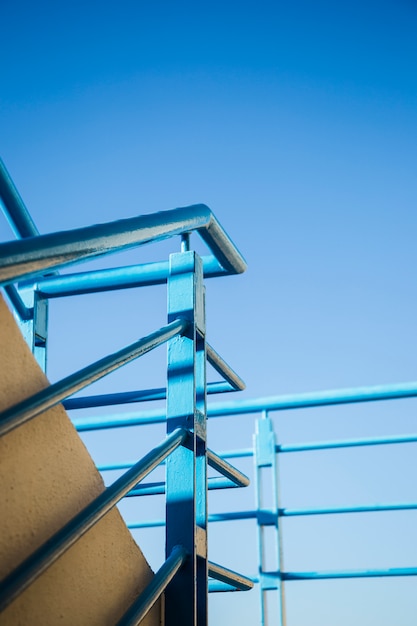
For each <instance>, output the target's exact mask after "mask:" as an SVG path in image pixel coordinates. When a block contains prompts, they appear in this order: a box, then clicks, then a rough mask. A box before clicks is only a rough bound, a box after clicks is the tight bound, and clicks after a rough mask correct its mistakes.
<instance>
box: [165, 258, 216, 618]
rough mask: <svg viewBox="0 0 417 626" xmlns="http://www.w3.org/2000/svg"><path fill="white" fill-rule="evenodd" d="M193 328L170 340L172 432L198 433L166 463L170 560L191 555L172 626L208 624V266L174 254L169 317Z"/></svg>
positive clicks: (175, 592) (169, 611) (168, 596)
mask: <svg viewBox="0 0 417 626" xmlns="http://www.w3.org/2000/svg"><path fill="white" fill-rule="evenodd" d="M178 315H181V316H182V317H183V318H185V319H186V320H187V321H188V323H189V328H188V332H187V333H186V334H185V335H183V336H181V337H178V338H174V339H172V340H171V341H170V343H169V344H168V394H167V409H166V410H167V434H168V435H169V434H170V433H171V432H172V431H173V430H174V429H176V428H181V427H182V428H187V429H189V430H190V431H191V432H192V441H191V443H190V446H189V448H186V447H183V448H180V449H178V450H177V451H176V452H175V453H174V454H172V455H171V457H170V458H169V459H168V460H167V463H166V548H165V549H166V558H168V557H169V555H170V553H171V552H172V550H173V549H174V547H175V546H176V545H182V546H183V547H184V548H185V550H186V551H187V553H188V555H189V558H188V560H187V562H186V564H185V565H184V567H183V568H182V569H181V570H180V571H179V572H178V575H177V576H176V577H175V578H174V579H173V580H172V581H171V583H170V584H169V585H168V587H167V589H166V592H165V603H166V604H165V606H166V615H165V624H166V626H176V625H177V624H181V625H182V626H206V625H207V620H208V616H207V600H208V587H207V459H206V391H205V387H206V344H205V330H206V329H205V310H204V286H203V270H202V263H201V259H200V257H198V256H197V255H196V254H195V253H194V252H182V253H178V254H172V255H171V257H170V275H169V279H168V321H170V320H172V319H175V318H177V317H178Z"/></svg>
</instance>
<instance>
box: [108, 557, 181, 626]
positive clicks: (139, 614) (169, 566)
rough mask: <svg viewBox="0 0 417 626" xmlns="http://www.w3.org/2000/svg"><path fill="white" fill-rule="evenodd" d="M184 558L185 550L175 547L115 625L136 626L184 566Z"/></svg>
mask: <svg viewBox="0 0 417 626" xmlns="http://www.w3.org/2000/svg"><path fill="white" fill-rule="evenodd" d="M186 558H187V553H186V551H185V549H184V548H183V547H182V546H175V547H174V548H173V550H172V552H171V554H170V555H169V557H168V558H167V560H166V561H165V563H164V564H163V565H162V566H161V567H160V569H159V570H158V571H157V572H156V574H155V575H154V577H153V578H152V580H151V582H150V583H149V585H148V586H147V587H146V588H145V589H144V591H142V593H141V594H140V596H139V597H138V599H137V600H136V601H135V602H134V603H133V604H132V606H131V607H130V608H129V609H128V611H127V612H126V613H125V615H124V616H123V617H122V619H121V620H120V621H119V622H118V623H117V626H137V624H139V623H140V622H141V621H142V620H143V618H144V617H145V616H146V615H147V614H148V613H149V611H150V610H151V608H152V607H153V605H154V604H155V602H156V601H157V600H158V598H159V597H160V596H161V595H162V594H163V592H164V591H165V589H166V588H167V586H168V584H169V583H170V582H171V580H172V579H173V578H174V576H175V574H176V573H177V572H178V570H179V569H180V568H181V567H182V566H183V565H184V563H185V560H186Z"/></svg>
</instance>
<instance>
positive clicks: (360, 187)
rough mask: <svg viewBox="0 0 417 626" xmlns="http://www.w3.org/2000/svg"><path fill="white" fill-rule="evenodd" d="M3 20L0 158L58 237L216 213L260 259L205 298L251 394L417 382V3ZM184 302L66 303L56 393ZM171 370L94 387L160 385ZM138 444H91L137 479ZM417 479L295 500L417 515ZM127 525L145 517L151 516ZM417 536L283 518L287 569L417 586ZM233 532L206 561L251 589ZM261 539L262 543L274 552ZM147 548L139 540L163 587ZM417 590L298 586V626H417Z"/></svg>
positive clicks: (174, 5)
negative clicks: (393, 572) (401, 506)
mask: <svg viewBox="0 0 417 626" xmlns="http://www.w3.org/2000/svg"><path fill="white" fill-rule="evenodd" d="M1 20H2V37H1V42H0V46H1V52H2V59H3V62H2V67H1V70H0V73H1V80H0V107H1V117H0V139H1V156H2V158H3V160H4V162H5V164H6V167H7V168H8V169H9V171H10V173H11V175H12V177H13V179H14V180H15V183H16V185H17V187H18V189H19V190H20V192H21V195H22V196H23V198H24V200H25V202H26V204H27V206H28V208H29V210H30V211H31V213H32V216H33V218H34V220H35V222H36V224H37V226H38V228H39V230H40V231H41V232H48V231H55V230H61V229H68V228H73V227H79V226H83V225H87V224H91V223H97V222H103V221H110V220H114V219H117V218H122V217H129V216H132V215H137V214H141V213H149V212H153V211H157V210H165V209H168V208H173V207H176V206H184V205H188V204H192V203H199V202H204V203H206V204H207V205H209V206H210V208H211V209H212V210H213V212H214V213H215V215H216V216H217V218H218V219H219V221H220V222H221V223H222V224H223V226H224V227H225V229H226V230H227V231H228V233H229V234H230V236H231V237H232V239H233V240H234V241H235V242H236V244H237V246H238V247H239V249H240V250H241V251H242V253H243V254H244V256H245V257H246V259H247V261H248V271H247V273H246V274H244V275H242V276H238V277H232V278H228V279H223V280H216V281H214V280H212V281H209V283H208V286H207V314H208V333H209V335H208V336H209V341H210V343H212V344H213V345H214V347H215V348H216V349H217V350H218V351H219V352H220V353H221V354H222V355H223V356H224V357H225V358H226V360H228V361H229V362H230V363H231V365H232V366H234V367H235V369H236V370H237V371H238V372H239V374H241V376H242V377H243V378H244V380H245V381H246V384H247V390H246V391H245V392H243V394H242V397H257V396H263V395H276V394H281V393H292V392H303V391H313V390H323V389H331V388H339V387H352V386H358V385H374V384H383V383H390V382H405V381H412V380H416V378H417V376H416V357H415V355H416V352H417V338H416V333H415V319H416V314H417V300H416V295H415V268H416V264H417V263H416V262H417V252H416V246H415V241H416V229H417V211H416V199H417V176H416V162H417V158H416V157H417V106H416V105H417V72H416V61H417V37H416V32H417V5H416V3H415V2H414V1H413V0H396V1H394V0H392V1H379V2H376V1H370V0H363V1H362V2H357V1H353V2H350V3H337V2H330V1H320V0H318V1H316V2H314V3H312V2H307V1H306V0H295V1H293V2H291V3H290V2H287V3H284V2H278V1H277V2H263V1H258V2H257V3H255V2H253V1H241V2H239V3H237V2H217V1H214V2H213V1H212V2H210V3H209V2H197V1H196V2H178V1H177V2H160V1H154V2H147V3H145V2H142V1H141V0H137V1H136V2H133V1H123V0H121V1H120V2H119V3H117V6H116V3H114V2H107V1H106V0H104V1H101V2H92V1H90V2H89V1H88V0H87V1H85V2H83V3H81V2H78V1H75V2H71V3H57V2H42V1H40V2H37V3H29V2H28V1H27V0H26V1H21V2H19V1H18V0H15V1H14V2H11V1H10V0H3V2H2V10H1ZM1 232H2V236H3V238H4V239H9V238H10V235H9V233H8V232H7V231H6V227H5V226H3V225H2V231H1ZM3 233H4V234H3ZM176 249H178V244H177V242H176V241H173V242H170V243H169V244H162V245H161V246H159V247H157V250H156V251H154V250H153V249H151V248H150V249H147V248H143V249H141V250H140V251H139V252H135V253H130V254H129V255H128V256H127V257H126V259H127V260H126V259H124V258H123V257H120V259H119V257H114V263H116V264H117V263H120V264H123V263H124V262H129V263H130V262H135V260H136V259H138V260H139V261H140V262H143V261H146V260H148V259H149V260H151V259H154V258H161V255H162V256H163V257H164V258H165V256H166V254H167V252H169V251H173V250H176ZM111 262H113V260H112V261H111ZM86 267H87V266H86ZM132 298H133V300H132ZM164 298H165V293H164V290H163V289H162V290H161V289H151V290H149V294H148V292H145V291H141V292H139V293H138V294H136V292H129V293H121V292H120V293H118V294H117V295H116V296H115V295H114V294H113V295H112V296H111V297H110V296H107V295H99V296H87V297H85V298H81V299H78V298H72V299H70V300H68V301H66V302H65V303H64V302H62V301H56V302H53V303H52V304H51V342H52V346H51V352H50V365H49V375H50V378H51V379H52V380H56V379H57V378H59V377H60V376H63V375H65V374H67V373H69V372H70V371H72V370H74V369H75V368H78V367H81V366H83V365H85V364H87V363H88V362H90V361H92V360H93V359H95V358H99V357H100V356H104V354H106V353H108V352H110V351H111V350H113V349H117V348H119V347H121V346H123V345H124V344H126V343H130V342H131V341H133V340H134V339H135V338H137V337H138V336H142V335H144V334H146V333H147V332H149V331H151V330H153V329H154V327H155V325H157V326H158V325H162V324H163V323H164V321H165V304H164ZM154 307H155V308H154ZM158 359H159V361H160V362H161V368H160V370H158V372H159V373H158V374H156V373H155V374H154V370H153V369H152V367H151V366H150V364H152V365H153V364H155V366H156V365H158V363H159V361H158ZM163 360H164V356H163V354H162V353H161V355H160V356H159V357H155V358H154V357H149V360H147V361H146V363H145V364H144V365H135V366H129V367H128V369H127V370H126V373H123V374H117V375H115V376H114V378H113V377H112V378H111V379H109V380H108V381H105V382H104V383H100V385H98V386H97V387H96V389H97V390H99V389H102V390H104V389H105V390H107V391H110V390H114V389H116V388H120V389H128V388H132V386H133V387H147V386H149V385H150V384H156V385H157V386H159V385H160V384H161V383H162V384H163V380H164V365H163ZM138 376H139V378H140V381H139V382H137V380H138ZM113 381H114V382H113ZM93 392H94V391H93V390H92V391H91V393H93ZM235 398H236V396H235ZM414 407H415V402H412V401H402V402H397V403H392V404H389V403H386V404H380V403H378V404H377V405H375V406H371V405H369V406H365V407H355V408H353V407H350V408H344V409H341V408H339V409H325V410H322V411H319V410H314V411H305V412H302V411H301V412H297V413H296V412H294V413H287V414H282V415H280V416H275V417H274V420H275V423H276V427H277V431H278V433H279V437H280V440H281V441H307V440H315V439H331V438H339V437H340V438H343V437H354V436H365V435H366V436H368V435H369V436H371V435H374V434H375V435H379V434H380V435H383V434H388V433H408V432H414V431H415V430H416V428H415V408H414ZM210 428H211V435H210V436H211V438H212V439H211V441H212V442H213V443H210V445H211V447H213V448H216V447H217V448H218V449H225V448H229V447H233V445H235V444H236V445H237V446H247V445H250V433H251V432H252V430H253V419H252V418H250V419H249V418H244V419H242V420H239V419H236V418H235V419H234V420H225V421H224V422H222V423H221V424H220V423H219V424H217V423H216V424H215V425H214V424H213V426H212V427H210ZM133 432H134V433H136V432H137V439H136V440H135V438H134V436H133V434H131V435H130V436H128V439H129V441H126V435H127V431H126V432H124V433H122V434H121V435H120V442H119V439H118V437H116V436H115V438H114V439H113V440H112V439H109V435H108V434H101V435H99V436H98V435H95V436H94V438H93V437H92V436H87V437H86V443H87V445H89V447H90V449H91V451H92V453H93V455H94V457H95V458H96V460H97V461H98V462H104V461H105V460H108V461H110V460H120V459H122V458H125V457H126V456H128V457H129V458H132V459H134V458H136V457H137V456H138V454H139V453H138V448H139V449H140V450H142V448H143V449H146V447H147V446H148V447H149V442H150V441H151V439H148V438H147V437H146V436H145V435H144V433H143V432H142V431H140V433H139V432H138V431H137V429H136V430H134V431H132V433H133ZM160 434H162V431H158V436H159V435H160ZM93 439H94V440H93ZM152 441H153V439H152ZM115 442H116V443H115ZM145 444H146V445H145ZM287 456H288V457H289V456H290V455H287ZM242 467H243V466H242ZM416 469H417V467H416V462H415V446H414V445H412V444H408V445H407V446H403V447H402V448H401V449H394V447H391V448H387V449H383V448H380V449H378V450H366V449H364V450H361V451H356V452H352V451H349V452H348V451H345V452H343V453H341V452H339V453H338V455H336V453H334V454H333V453H332V452H327V453H321V454H320V455H318V454H316V455H313V454H311V455H309V456H308V455H304V456H303V457H302V456H301V455H294V456H292V458H291V459H290V458H284V459H283V461H282V504H283V506H300V507H301V506H309V505H312V506H313V505H314V506H320V505H323V506H325V505H326V504H343V503H346V504H348V503H359V502H377V501H381V502H386V501H391V500H393V501H416V491H415V479H414V475H415V471H416ZM248 493H249V495H247V496H242V503H244V504H242V506H249V507H250V508H251V507H252V500H251V498H252V497H253V495H252V494H251V493H250V492H248ZM233 495H234V494H233ZM227 498H230V495H229V496H227V497H226V499H225V498H223V499H222V496H219V499H218V501H217V500H214V504H213V507H214V509H215V510H220V508H221V507H225V506H226V505H227ZM245 498H246V500H245ZM129 506H130V508H128V507H127V508H126V511H125V515H126V517H127V518H128V519H130V520H132V519H133V518H137V517H138V516H140V515H141V514H142V513H141V512H140V511H139V510H136V509H133V508H132V506H133V505H132V506H131V505H129ZM135 506H138V507H139V506H141V507H142V508H143V507H144V506H145V505H144V504H141V505H138V504H137V505H136V504H135ZM149 506H154V505H149ZM155 506H156V505H155ZM230 506H232V504H230ZM239 506H240V505H239ZM144 514H145V515H146V514H148V513H147V512H146V510H145V513H144ZM129 516H130V517H129ZM151 516H152V515H151ZM416 521H417V518H416V514H415V513H413V512H411V513H407V514H402V513H398V514H394V513H391V514H381V515H380V516H379V517H378V521H376V519H375V517H374V516H370V515H368V516H350V517H349V516H338V519H335V518H332V519H330V518H326V519H324V520H323V519H318V518H317V519H316V518H306V519H304V520H299V521H297V522H294V521H292V522H291V524H290V523H289V522H287V523H286V525H284V552H285V566H286V569H288V570H296V569H298V570H302V569H306V570H311V569H317V570H319V569H332V568H338V567H340V568H349V567H351V568H356V567H368V566H369V567H371V566H375V567H389V566H391V567H394V566H398V567H400V566H416V565H417V542H416V539H415V522H416ZM219 526H220V525H219ZM236 528H238V527H235V529H234V530H233V529H232V528H231V527H229V528H226V527H225V525H222V528H221V529H220V528H216V529H215V530H213V533H212V537H213V540H212V544H211V546H212V547H210V550H211V554H210V558H213V560H216V559H217V560H218V561H221V562H222V563H224V565H227V566H231V567H237V568H240V569H242V571H245V572H246V573H248V574H250V573H254V572H253V568H254V564H253V559H252V556H253V555H252V553H251V552H250V550H251V549H252V548H250V549H249V548H248V553H247V554H242V552H243V551H242V548H241V547H239V545H237V542H236ZM239 528H240V526H239ZM241 528H242V532H241V533H240V534H239V537H240V539H242V540H243V541H244V542H245V544H246V543H249V542H250V541H252V538H253V541H254V540H255V534H254V529H253V527H249V526H248V525H242V526H241ZM149 532H150V531H149ZM221 533H223V535H221ZM150 536H151V533H150V534H148V535H146V536H145V535H143V536H142V535H141V536H138V537H139V539H138V540H139V541H140V543H141V544H143V547H144V549H145V554H147V556H148V558H149V559H150V561H151V563H152V565H153V566H154V567H157V566H158V563H159V562H160V560H161V559H162V558H163V554H162V553H161V554H159V553H156V552H155V551H154V547H153V546H152V545H151V546H150V547H149V548H148V553H147V552H146V546H145V541H146V540H147V537H150ZM222 537H223V538H222ZM248 537H251V539H250V540H249V539H248ZM234 543H236V545H234ZM241 545H242V544H240V546H241ZM253 545H255V544H253ZM228 550H230V558H229V556H228ZM253 552H254V551H253ZM212 553H213V556H212ZM158 559H159V561H158ZM415 584H416V583H415V580H414V579H398V580H388V579H387V580H376V581H354V582H337V581H336V582H330V583H321V582H320V583H293V584H292V585H290V584H288V585H287V587H288V589H287V604H288V626H293V625H296V626H298V625H300V626H301V625H302V626H305V625H307V624H308V625H309V626H316V625H318V624H320V626H326V625H329V626H330V625H332V626H334V625H335V624H337V625H338V626H345V624H346V625H347V624H352V623H353V622H355V623H356V624H363V625H366V626H368V625H369V626H370V625H373V624H378V626H388V624H389V625H391V624H393V623H395V624H401V626H411V625H412V624H413V625H414V624H415V622H416V615H417V604H416V599H415V598H416V594H415ZM256 619H257V606H256V597H255V595H254V594H253V593H251V594H247V595H246V596H245V597H243V594H240V595H239V594H228V595H227V596H226V595H225V596H222V597H221V598H218V597H216V599H214V600H212V613H211V624H212V626H223V624H230V623H236V624H237V623H241V624H245V625H246V624H247V625H248V626H252V624H255V623H256Z"/></svg>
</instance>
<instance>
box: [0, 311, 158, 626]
mask: <svg viewBox="0 0 417 626" xmlns="http://www.w3.org/2000/svg"><path fill="white" fill-rule="evenodd" d="M0 350H1V352H0V354H1V360H0V410H4V409H5V408H7V407H9V406H11V405H13V404H15V403H16V402H18V401H20V400H22V399H24V398H25V397H28V396H30V395H31V394H32V393H34V392H36V391H38V390H40V389H41V388H43V387H45V386H46V385H47V380H46V378H45V376H44V374H43V373H42V371H41V370H40V368H39V367H38V365H37V363H36V362H35V360H34V358H33V356H32V354H31V352H30V350H29V348H28V347H27V346H26V343H25V342H24V340H23V338H22V337H21V335H20V331H19V329H18V327H17V326H16V324H15V321H14V319H13V316H12V315H11V313H10V312H9V310H8V308H7V306H6V304H5V303H4V301H3V300H2V299H0ZM103 489H104V485H103V482H102V479H101V477H100V475H99V473H98V472H97V470H96V468H95V466H94V463H93V461H92V459H91V458H90V456H89V454H88V452H87V450H86V448H85V447H84V444H83V443H82V441H81V439H80V438H79V436H78V434H77V432H76V430H75V429H74V427H73V426H72V424H71V422H70V420H69V418H68V416H67V415H66V413H65V411H64V409H63V408H62V407H61V406H57V407H55V408H53V409H50V410H49V411H47V412H46V413H44V414H43V415H41V416H38V417H36V418H35V419H33V420H31V421H30V422H28V423H26V424H25V425H23V426H21V427H20V428H18V429H16V430H14V431H13V432H11V433H9V434H7V435H5V436H4V437H3V438H2V439H0V507H1V516H0V524H1V528H0V579H2V578H3V577H4V576H5V575H7V574H8V573H9V572H10V571H11V570H12V569H13V568H14V567H15V566H16V565H18V564H19V563H20V562H21V561H22V560H23V559H24V558H25V557H26V556H28V555H29V554H31V553H32V552H33V551H34V549H35V548H37V547H38V546H40V545H41V544H42V543H43V542H44V541H45V540H46V539H48V538H49V537H50V536H51V535H52V534H53V533H54V532H55V531H56V530H58V529H59V528H60V527H61V526H62V525H63V524H64V523H65V522H67V521H68V520H69V519H70V518H72V517H73V516H74V515H75V514H76V513H77V512H78V511H79V510H80V509H82V508H83V507H84V506H85V505H86V504H88V503H89V502H90V501H91V500H92V499H93V498H94V497H95V496H96V495H98V494H99V493H100V492H101V491H103ZM151 578H152V572H151V570H150V568H149V566H148V564H147V563H146V561H145V559H144V557H143V555H142V553H141V551H140V550H139V548H138V547H137V545H136V544H135V542H134V541H133V539H132V536H131V534H130V532H129V531H128V529H127V528H126V526H125V524H124V522H123V520H122V518H121V517H120V514H119V513H118V511H117V510H116V509H113V511H112V512H111V513H109V514H108V515H107V516H106V517H105V518H104V519H103V520H101V521H100V522H99V523H98V524H97V525H96V526H95V527H94V528H93V529H91V530H90V531H89V532H88V533H87V534H86V535H84V537H83V538H82V539H81V540H80V541H79V542H78V543H77V544H75V545H74V546H73V547H72V548H70V549H69V550H68V552H66V553H65V554H64V555H63V556H62V557H61V558H60V559H59V560H58V561H57V562H56V563H55V564H54V565H52V566H51V567H50V568H49V570H47V571H46V572H45V573H44V574H43V576H42V577H41V578H39V579H38V580H37V581H35V582H34V583H33V584H32V586H31V587H29V588H28V589H27V590H26V591H25V592H24V593H23V594H22V595H21V596H20V597H19V598H17V599H16V600H15V601H14V602H13V603H12V604H11V605H10V606H9V607H8V608H7V609H6V610H5V611H4V612H3V613H2V614H0V624H1V626H17V625H21V626H29V625H30V626H57V625H58V624H59V625H62V626H107V625H108V626H110V625H114V624H116V622H117V621H118V619H119V618H120V617H121V616H122V615H123V613H124V612H125V611H126V609H127V607H128V606H129V605H130V604H131V602H132V601H133V600H134V598H135V597H136V596H137V594H138V593H139V592H140V591H141V590H142V589H143V588H144V586H145V585H146V584H147V583H148V582H149V580H150V579H151ZM142 623H143V624H146V625H147V626H148V625H149V626H151V625H152V626H154V625H156V624H157V625H158V626H159V624H160V604H159V603H158V604H157V605H156V606H155V607H154V609H153V610H152V611H151V612H150V613H149V614H148V616H147V617H146V618H145V620H144V621H143V622H142Z"/></svg>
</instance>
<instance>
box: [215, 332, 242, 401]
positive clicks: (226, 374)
mask: <svg viewBox="0 0 417 626" xmlns="http://www.w3.org/2000/svg"><path fill="white" fill-rule="evenodd" d="M206 349H207V361H208V362H209V363H210V365H212V366H213V367H214V369H215V370H216V372H218V373H219V374H220V376H223V378H224V379H225V380H227V382H228V383H230V384H231V385H232V387H233V388H234V389H235V390H236V391H243V390H244V389H245V387H246V385H245V383H244V382H243V380H242V379H241V378H240V376H238V375H237V374H236V372H235V371H233V370H232V368H231V367H230V365H228V364H227V363H226V361H224V359H222V357H221V356H220V354H218V353H217V352H216V350H215V349H214V348H212V347H211V346H210V345H209V344H208V343H206Z"/></svg>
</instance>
